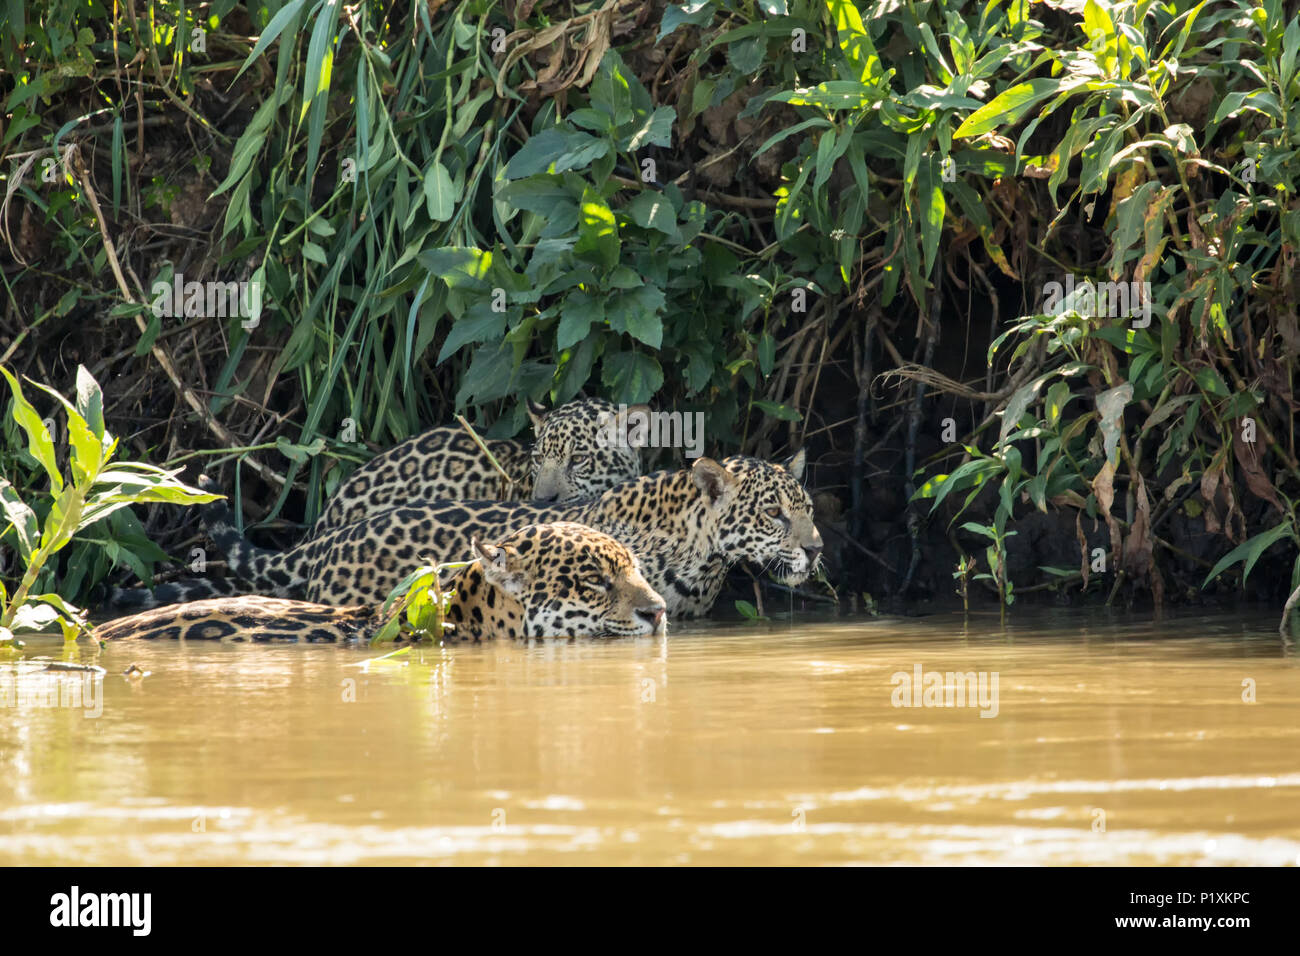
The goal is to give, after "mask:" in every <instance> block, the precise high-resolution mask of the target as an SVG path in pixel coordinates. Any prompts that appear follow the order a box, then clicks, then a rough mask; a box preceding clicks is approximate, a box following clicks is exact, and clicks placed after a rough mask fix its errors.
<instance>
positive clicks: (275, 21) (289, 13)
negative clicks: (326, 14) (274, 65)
mask: <svg viewBox="0 0 1300 956" xmlns="http://www.w3.org/2000/svg"><path fill="white" fill-rule="evenodd" d="M305 2H306V0H289V3H287V4H285V5H284V6H283V7H281V8H280V9H279V11H278V12H277V13H276V15H275V16H273V17H272V18H271V22H270V23H268V24H267V25H266V29H265V30H263V31H262V35H261V36H260V37H258V38H257V43H255V44H254V45H253V50H252V52H251V53H249V54H248V56H247V57H246V58H245V59H244V63H243V65H242V66H241V67H240V68H239V72H238V73H236V74H235V79H236V80H237V79H239V78H240V77H241V76H242V75H243V73H244V71H245V70H247V69H248V68H249V67H250V66H252V65H253V61H254V60H256V59H257V58H258V57H259V56H261V55H262V54H263V53H265V52H266V48H267V47H269V46H270V45H271V44H272V43H274V42H275V38H276V37H278V36H279V35H280V34H281V33H282V32H283V31H284V28H285V27H286V26H288V25H289V21H290V20H292V19H293V18H294V17H296V16H297V15H298V13H299V11H300V10H302V6H303V4H304V3H305ZM232 82H233V81H232Z"/></svg>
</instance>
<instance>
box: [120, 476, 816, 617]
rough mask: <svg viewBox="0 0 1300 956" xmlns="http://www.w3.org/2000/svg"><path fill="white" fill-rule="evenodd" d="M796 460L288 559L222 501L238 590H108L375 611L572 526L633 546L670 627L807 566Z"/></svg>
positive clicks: (515, 510)
mask: <svg viewBox="0 0 1300 956" xmlns="http://www.w3.org/2000/svg"><path fill="white" fill-rule="evenodd" d="M804 461H805V457H804V453H803V452H802V451H801V452H799V453H798V454H796V455H795V456H794V457H793V458H791V459H790V460H789V461H787V462H785V463H784V464H773V463H771V462H766V461H761V460H759V459H756V458H749V457H746V456H741V455H737V456H733V457H731V458H727V459H725V460H724V461H723V462H722V463H721V464H719V463H718V462H716V461H713V460H712V459H710V458H698V459H696V461H695V463H694V465H693V466H692V467H691V468H688V469H683V470H680V471H665V472H658V473H655V474H652V475H645V476H642V477H640V478H634V479H632V480H630V481H625V482H623V483H622V484H619V485H617V486H615V487H614V488H611V489H610V490H609V491H606V492H605V493H604V494H602V495H601V496H599V497H598V498H594V499H589V500H586V501H578V502H571V503H568V504H549V505H548V504H541V503H539V502H531V501H529V502H501V501H440V502H431V503H427V504H419V505H411V506H409V507H398V508H391V509H389V510H387V511H383V512H379V513H377V514H374V515H372V516H370V517H369V518H368V519H366V520H364V521H358V522H354V523H352V524H349V525H345V526H343V527H341V528H336V529H335V530H333V531H331V532H328V533H327V534H325V535H322V536H321V537H319V538H316V539H314V540H312V541H307V542H303V543H301V544H299V545H297V546H296V547H294V548H292V549H291V550H289V551H284V552H276V551H269V550H266V549H262V548H257V547H254V546H253V545H251V544H250V543H249V542H247V541H246V540H244V538H243V537H242V536H241V535H240V534H239V533H238V531H236V530H235V528H234V526H233V525H232V523H231V519H230V512H229V509H228V508H227V507H226V505H225V503H224V501H218V502H214V503H212V504H210V505H207V506H205V514H206V515H207V520H206V524H207V527H208V533H209V535H210V536H211V537H212V539H213V541H214V543H215V544H216V545H217V547H218V548H219V549H220V550H222V551H224V552H225V554H226V558H227V566H228V568H229V570H230V572H231V573H232V574H233V575H235V577H237V578H238V579H240V580H238V581H235V580H231V579H230V578H224V579H191V580H188V581H177V582H173V583H170V584H162V585H159V586H158V587H157V588H156V589H155V591H154V592H153V595H152V596H151V595H150V593H149V592H148V591H145V590H142V589H133V590H126V591H123V590H120V589H119V590H116V591H115V592H114V596H113V602H114V603H115V604H117V605H118V606H135V607H147V606H150V605H151V604H153V603H164V602H169V601H185V600H196V599H199V598H204V597H210V596H212V595H214V594H220V593H235V592H238V591H241V590H242V591H256V592H258V593H263V594H268V595H274V596H279V597H293V598H299V599H305V600H308V601H313V602H319V603H321V604H331V605H338V604H357V603H373V602H377V601H382V600H383V599H384V598H385V597H386V596H387V595H388V594H389V592H390V591H391V590H392V589H393V588H394V587H395V586H396V585H397V584H398V583H399V582H401V581H402V579H403V578H404V577H406V576H407V574H409V573H410V571H411V570H412V569H414V568H415V567H417V566H419V565H421V564H437V563H443V562H450V561H458V560H465V559H466V558H468V557H469V555H470V553H471V542H472V540H473V538H475V537H478V538H480V539H482V540H496V539H499V538H501V537H503V536H504V535H506V534H507V533H509V532H510V531H511V530H514V529H516V528H520V527H523V526H525V525H529V524H537V523H543V522H551V521H572V522H578V523H581V524H584V525H587V526H589V527H592V528H596V529H598V530H600V531H603V532H605V533H607V534H609V535H612V536H613V537H615V538H617V539H618V540H619V541H621V542H623V543H624V544H625V545H627V546H628V547H630V548H631V549H632V550H633V552H634V553H635V554H636V555H637V557H638V558H639V559H640V562H641V566H642V570H643V572H644V574H645V577H646V580H647V581H649V583H650V586H651V587H652V588H653V589H654V590H656V591H657V592H658V593H659V594H661V595H662V596H663V598H664V600H665V601H666V602H667V608H668V613H669V615H670V616H674V617H680V616H694V615H700V614H706V613H708V611H709V610H710V608H712V606H713V603H714V602H715V601H716V600H717V597H718V594H719V592H720V591H721V589H722V584H723V579H724V577H725V575H726V572H727V570H728V569H729V568H730V567H731V566H732V565H733V564H735V563H736V562H738V561H750V562H753V563H754V564H757V565H760V566H762V567H764V568H767V569H769V570H771V571H772V573H773V575H774V577H776V578H777V580H779V581H781V582H783V583H786V584H798V583H801V582H802V581H804V580H805V579H806V578H807V577H808V576H809V574H810V573H811V572H812V570H813V568H814V567H815V565H816V563H817V561H818V558H819V556H820V554H821V550H822V538H821V534H820V533H819V532H818V530H817V528H816V526H815V525H814V523H813V506H812V499H811V498H810V497H809V495H808V492H807V491H805V490H804V488H803V486H802V485H801V484H800V479H801V478H802V476H803V469H804Z"/></svg>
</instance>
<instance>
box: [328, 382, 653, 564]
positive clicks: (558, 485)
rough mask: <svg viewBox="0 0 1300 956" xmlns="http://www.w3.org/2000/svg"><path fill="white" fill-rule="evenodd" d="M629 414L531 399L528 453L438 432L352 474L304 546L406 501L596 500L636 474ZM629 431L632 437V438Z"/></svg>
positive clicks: (454, 431) (593, 404)
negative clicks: (556, 405) (551, 404)
mask: <svg viewBox="0 0 1300 956" xmlns="http://www.w3.org/2000/svg"><path fill="white" fill-rule="evenodd" d="M636 411H648V409H647V407H646V406H640V405H638V406H632V407H630V408H627V407H624V408H620V407H619V406H616V405H613V404H612V403H610V402H607V401H605V400H604V399H599V398H585V399H579V400H577V401H573V402H568V403H566V404H564V405H561V406H560V407H559V408H556V409H553V410H550V411H548V410H547V409H546V407H545V406H544V405H542V404H540V403H538V402H534V401H533V400H531V399H529V401H528V415H529V418H531V419H532V422H533V431H534V434H535V435H536V436H537V437H536V441H534V442H533V446H532V448H531V449H529V447H528V446H527V445H526V444H525V443H524V442H521V441H516V440H514V439H508V440H496V439H486V440H484V441H483V444H484V446H486V448H487V450H488V451H489V452H491V454H492V457H493V458H495V459H496V460H497V462H498V463H500V465H501V468H502V470H503V471H504V472H505V473H506V476H507V477H508V479H509V481H506V479H505V478H503V477H502V475H501V472H499V471H497V470H496V469H495V468H493V467H492V462H491V460H490V459H489V458H488V455H487V454H485V453H484V451H483V449H482V448H480V447H479V446H478V444H477V443H476V442H475V440H474V438H473V436H471V435H470V433H469V432H468V431H466V430H465V429H463V428H461V427H460V426H458V425H456V426H439V427H437V428H431V429H429V430H428V431H426V432H422V433H421V434H419V435H416V436H415V437H414V438H408V439H407V440H406V441H404V442H402V443H400V444H398V445H394V446H393V447H392V448H390V449H388V450H387V451H384V452H381V453H380V454H378V455H376V456H375V457H374V458H372V459H370V461H368V462H367V463H366V464H364V465H362V466H361V467H360V468H358V469H357V470H356V471H354V472H353V473H352V474H351V475H349V476H348V477H347V478H346V479H345V480H344V482H343V484H341V485H340V486H339V488H338V490H337V491H336V492H335V493H334V495H333V497H332V498H331V499H330V502H329V504H328V505H327V506H326V508H325V510H324V511H323V512H322V513H321V515H320V517H319V518H317V520H316V522H315V524H314V525H313V526H312V528H311V531H310V532H309V534H308V535H307V538H306V539H305V540H311V539H313V538H318V537H320V536H321V535H323V534H325V533H327V532H329V531H331V530H333V529H335V528H340V527H342V526H344V525H347V524H351V523H353V522H354V521H361V520H363V519H365V518H367V517H369V516H370V515H372V514H375V513H376V512H379V511H384V510H386V509H388V508H393V507H396V506H398V505H402V504H407V503H410V502H421V501H437V500H444V499H445V500H472V499H494V500H501V499H504V500H527V499H530V498H531V499H533V500H534V501H544V502H560V501H569V500H572V499H577V498H586V497H591V496H593V495H598V494H600V493H601V492H603V491H605V490H606V489H608V488H612V487H613V486H614V485H616V484H618V483H619V482H620V481H623V480H625V479H628V478H634V477H636V476H637V475H639V474H641V460H640V455H639V452H638V450H637V448H636V447H635V446H634V445H633V444H632V442H631V441H629V439H633V440H635V439H636V438H637V434H636V430H635V429H634V428H633V429H629V419H631V420H632V421H633V422H634V421H635V418H632V413H633V412H636ZM629 432H630V434H629Z"/></svg>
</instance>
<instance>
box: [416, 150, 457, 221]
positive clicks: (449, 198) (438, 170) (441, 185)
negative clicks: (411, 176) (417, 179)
mask: <svg viewBox="0 0 1300 956" xmlns="http://www.w3.org/2000/svg"><path fill="white" fill-rule="evenodd" d="M459 198H460V197H459V196H458V195H457V194H456V190H455V189H454V188H453V187H452V184H451V174H450V173H449V172H447V167H446V166H444V165H442V163H440V162H438V161H437V160H434V161H433V162H432V163H431V164H430V165H429V169H428V170H427V171H426V172H425V174H424V201H425V203H426V204H427V205H428V207H429V218H430V219H432V220H433V221H434V222H446V221H447V220H448V219H450V218H451V217H452V214H453V213H454V212H455V211H456V200H457V199H459Z"/></svg>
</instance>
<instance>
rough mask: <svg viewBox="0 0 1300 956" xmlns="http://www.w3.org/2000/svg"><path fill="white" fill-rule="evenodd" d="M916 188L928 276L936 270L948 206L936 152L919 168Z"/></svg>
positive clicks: (922, 246)
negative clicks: (936, 257) (936, 260)
mask: <svg viewBox="0 0 1300 956" xmlns="http://www.w3.org/2000/svg"><path fill="white" fill-rule="evenodd" d="M916 189H917V195H918V198H919V199H920V211H921V249H922V251H923V253H924V255H925V272H924V273H923V274H924V275H925V276H926V277H928V276H930V275H931V274H933V272H934V259H935V256H936V255H937V254H938V252H939V239H940V237H941V236H942V235H943V217H944V213H945V211H946V210H947V208H948V204H947V202H946V201H945V200H944V198H943V177H942V176H941V175H940V173H939V158H938V156H936V155H935V154H934V153H931V154H930V155H929V157H928V160H927V162H925V163H923V164H922V165H921V167H920V169H918V170H917V177H916Z"/></svg>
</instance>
